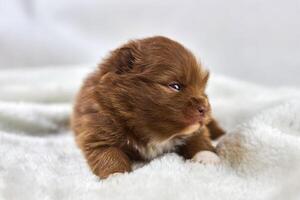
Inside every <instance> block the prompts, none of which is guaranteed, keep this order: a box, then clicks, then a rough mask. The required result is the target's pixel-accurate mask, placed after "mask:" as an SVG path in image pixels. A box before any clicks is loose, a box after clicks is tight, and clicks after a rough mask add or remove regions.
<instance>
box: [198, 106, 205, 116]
mask: <svg viewBox="0 0 300 200" xmlns="http://www.w3.org/2000/svg"><path fill="white" fill-rule="evenodd" d="M206 111H207V109H206V108H205V107H204V106H199V107H198V112H199V114H200V116H201V117H204V115H205V113H206Z"/></svg>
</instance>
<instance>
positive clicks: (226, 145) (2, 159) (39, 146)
mask: <svg viewBox="0 0 300 200" xmlns="http://www.w3.org/2000/svg"><path fill="white" fill-rule="evenodd" d="M89 70H90V69H88V68H86V67H81V66H78V67H75V66H74V67H70V68H64V69H61V68H60V69H59V70H58V69H55V68H53V69H52V68H51V67H49V68H45V69H34V70H30V69H15V70H1V71H0V83H1V84H0V90H1V93H0V100H1V101H0V155H1V156H0V199H10V200H14V199H31V200H34V199H37V200H40V199H72V200H74V199H101V200H105V199H109V200H112V199H122V200H124V199H130V200H134V199H137V200H140V199H174V198H176V199H208V200H209V199H222V200H225V199H230V200H235V199H264V200H265V199H299V198H300V192H299V191H300V190H299V187H300V184H299V182H298V180H299V178H300V173H299V170H296V169H297V168H299V166H300V138H299V136H300V91H299V90H298V89H292V88H277V89H275V88H264V87H262V86H258V85H254V84H250V83H246V82H242V81H237V80H233V79H230V78H226V77H222V76H212V78H211V80H210V83H209V88H208V93H209V96H210V99H211V103H212V107H213V109H214V113H215V116H216V118H217V119H218V120H219V121H220V122H221V124H222V125H223V126H224V127H225V129H226V130H227V131H228V134H227V135H226V136H225V137H223V138H221V140H220V141H219V143H218V144H217V149H218V152H219V153H220V155H221V159H222V164H221V165H220V166H204V165H201V164H197V163H192V162H189V161H184V160H183V159H182V158H181V157H179V156H177V155H175V154H168V155H165V156H162V157H160V158H157V159H155V160H153V161H152V162H150V163H148V164H146V165H136V170H135V171H134V172H132V173H129V174H123V175H114V176H112V177H110V178H108V179H106V180H104V181H101V180H98V179H97V177H95V176H94V175H92V173H91V172H90V170H89V168H88V166H87V165H86V163H85V160H84V159H83V157H82V155H81V153H80V151H79V149H78V148H77V147H76V145H75V143H74V139H73V135H72V134H71V132H70V131H69V129H68V119H69V114H70V111H71V102H72V99H73V97H74V94H75V93H76V91H77V89H78V87H79V85H80V83H81V80H82V77H84V76H85V75H86V73H88V71H89ZM11 80H14V81H13V82H12V81H11ZM291 177H292V178H291ZM290 178H291V179H290Z"/></svg>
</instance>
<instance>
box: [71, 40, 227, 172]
mask: <svg viewBox="0 0 300 200" xmlns="http://www.w3.org/2000/svg"><path fill="white" fill-rule="evenodd" d="M207 80H208V73H207V72H205V71H204V70H202V69H201V66H200V64H198V63H197V61H196V59H195V57H194V56H193V54H192V53H191V52H189V51H188V50H187V49H185V48H184V47H183V46H182V45H180V44H179V43H177V42H175V41H172V40H170V39H168V38H165V37H152V38H146V39H143V40H135V41H131V42H129V43H127V44H125V45H124V46H122V47H121V48H119V49H117V50H115V51H113V52H112V53H111V55H110V56H109V57H108V58H107V59H106V60H104V62H103V63H102V64H100V66H99V68H98V69H97V70H96V71H95V72H94V73H92V74H91V75H90V76H89V77H88V78H87V79H86V81H85V82H84V84H83V86H82V88H81V90H80V92H79V94H78V97H77V100H76V103H75V107H74V113H73V117H72V127H73V130H74V132H75V135H76V141H77V143H78V145H79V147H80V148H81V149H82V151H83V153H84V155H85V157H86V159H87V162H88V164H89V165H90V167H91V169H92V171H93V172H94V173H95V174H96V175H98V176H99V177H101V178H105V177H107V176H109V175H110V174H112V173H116V172H126V171H131V164H132V161H135V160H151V159H153V158H155V157H157V156H159V155H162V154H163V153H166V152H177V153H179V154H180V155H182V156H184V157H185V158H186V159H191V158H193V157H195V155H196V154H197V153H198V152H200V151H210V152H214V147H213V146H212V145H211V142H210V136H211V138H216V137H218V136H220V135H222V134H223V130H222V129H221V128H219V126H218V125H217V123H216V122H215V121H214V120H213V119H212V118H211V109H210V105H209V102H208V99H207V96H206V95H205V93H204V90H205V86H206V82H207ZM198 157H199V156H197V160H199V159H198ZM200 157H201V156H200ZM202 158H203V156H202ZM200 161H203V160H201V159H200ZM203 162H205V161H203Z"/></svg>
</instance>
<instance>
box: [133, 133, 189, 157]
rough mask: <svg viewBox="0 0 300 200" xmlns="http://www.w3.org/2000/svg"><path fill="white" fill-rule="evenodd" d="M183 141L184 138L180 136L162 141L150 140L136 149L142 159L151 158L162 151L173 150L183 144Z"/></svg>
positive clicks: (162, 152)
mask: <svg viewBox="0 0 300 200" xmlns="http://www.w3.org/2000/svg"><path fill="white" fill-rule="evenodd" d="M184 141H185V140H184V139H182V138H176V139H169V140H165V141H163V142H151V143H149V144H148V145H147V146H145V147H139V148H137V150H138V151H139V153H140V154H141V156H142V157H143V158H144V159H146V160H152V159H153V158H155V157H157V156H160V155H162V154H164V153H168V152H172V151H174V150H175V149H176V147H178V146H180V145H183V144H184Z"/></svg>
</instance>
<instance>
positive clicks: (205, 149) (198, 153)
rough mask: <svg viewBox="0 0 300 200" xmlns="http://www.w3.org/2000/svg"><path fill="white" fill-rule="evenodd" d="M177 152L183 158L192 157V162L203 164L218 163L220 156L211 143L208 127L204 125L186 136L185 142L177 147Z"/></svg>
mask: <svg viewBox="0 0 300 200" xmlns="http://www.w3.org/2000/svg"><path fill="white" fill-rule="evenodd" d="M179 154H180V155H182V156H183V157H184V158H185V159H192V161H194V162H199V163H203V164H218V163H219V162H220V158H219V157H218V156H217V154H216V151H215V148H214V146H213V145H212V144H211V141H210V136H209V129H208V128H206V127H205V128H204V129H202V130H199V131H198V132H197V133H195V135H193V136H192V137H190V138H188V140H187V141H186V144H185V145H183V146H181V148H180V149H179Z"/></svg>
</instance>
